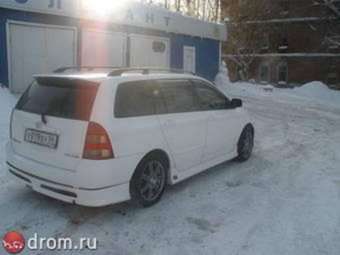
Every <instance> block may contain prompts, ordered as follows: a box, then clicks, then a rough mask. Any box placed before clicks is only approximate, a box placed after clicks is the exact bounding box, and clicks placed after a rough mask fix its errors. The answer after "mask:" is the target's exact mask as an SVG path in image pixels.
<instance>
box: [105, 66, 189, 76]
mask: <svg viewBox="0 0 340 255" xmlns="http://www.w3.org/2000/svg"><path fill="white" fill-rule="evenodd" d="M128 72H141V73H142V74H150V73H152V72H165V73H178V74H192V75H195V73H193V72H187V71H184V70H182V69H173V68H172V69H167V68H157V67H124V68H114V70H112V71H111V72H110V73H109V74H108V76H120V75H122V74H124V73H128Z"/></svg>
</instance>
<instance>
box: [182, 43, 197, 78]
mask: <svg viewBox="0 0 340 255" xmlns="http://www.w3.org/2000/svg"><path fill="white" fill-rule="evenodd" d="M183 70H184V71H186V72H192V73H196V48H195V47H191V46H184V47H183Z"/></svg>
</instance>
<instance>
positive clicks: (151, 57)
mask: <svg viewBox="0 0 340 255" xmlns="http://www.w3.org/2000/svg"><path fill="white" fill-rule="evenodd" d="M130 65H131V66H135V67H143V66H149V67H159V68H169V66H170V41H169V39H168V38H165V37H154V36H144V35H130Z"/></svg>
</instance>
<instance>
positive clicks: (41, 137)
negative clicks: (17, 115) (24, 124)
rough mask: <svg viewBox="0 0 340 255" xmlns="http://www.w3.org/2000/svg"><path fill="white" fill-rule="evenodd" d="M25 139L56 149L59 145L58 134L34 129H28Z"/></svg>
mask: <svg viewBox="0 0 340 255" xmlns="http://www.w3.org/2000/svg"><path fill="white" fill-rule="evenodd" d="M25 141H26V142H29V143H34V144H37V145H41V146H45V147H48V148H51V149H55V148H57V146H58V135H56V134H52V133H48V132H44V131H38V130H34V129H26V131H25Z"/></svg>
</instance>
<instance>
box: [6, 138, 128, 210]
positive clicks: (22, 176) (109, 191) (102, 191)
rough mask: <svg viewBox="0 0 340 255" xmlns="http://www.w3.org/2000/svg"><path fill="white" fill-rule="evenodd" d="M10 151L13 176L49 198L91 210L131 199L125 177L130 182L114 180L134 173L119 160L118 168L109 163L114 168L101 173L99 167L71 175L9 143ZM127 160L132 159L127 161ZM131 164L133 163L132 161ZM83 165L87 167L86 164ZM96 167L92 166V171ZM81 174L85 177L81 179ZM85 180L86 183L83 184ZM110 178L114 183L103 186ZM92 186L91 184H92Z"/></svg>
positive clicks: (10, 172)
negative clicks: (14, 149)
mask: <svg viewBox="0 0 340 255" xmlns="http://www.w3.org/2000/svg"><path fill="white" fill-rule="evenodd" d="M6 150H7V167H8V170H9V174H10V175H11V177H13V178H14V179H16V180H17V181H19V182H21V183H23V184H26V185H27V186H29V187H31V188H32V189H33V190H34V191H36V192H39V193H42V194H44V195H46V196H49V197H52V198H55V199H58V200H62V201H64V202H68V203H73V204H78V205H84V206H91V207H99V206H105V205H109V204H114V203H119V202H122V201H126V200H129V199H130V191H129V178H127V177H126V178H125V176H124V179H126V180H122V179H123V178H120V180H119V181H117V179H119V178H115V179H112V172H115V175H118V177H119V176H121V175H120V174H119V173H120V172H121V171H124V173H125V174H124V175H126V176H128V175H129V174H126V172H130V171H131V170H128V169H126V168H124V167H127V165H124V164H123V165H120V164H119V162H120V161H119V160H118V161H117V162H118V165H117V164H114V165H117V166H116V167H112V162H107V163H108V164H109V165H111V167H109V169H108V170H106V169H105V170H104V169H103V170H101V169H100V167H99V168H97V169H85V170H84V171H75V172H69V171H63V170H61V169H58V168H54V167H51V166H48V165H44V164H41V163H39V162H36V161H33V160H30V159H27V158H25V157H22V156H21V155H18V154H16V153H15V152H14V151H13V148H12V146H11V144H10V143H8V144H7V148H6ZM127 160H129V158H126V161H127ZM129 161H133V160H131V158H130V160H129ZM85 163H86V162H85ZM81 165H82V167H83V166H84V164H81ZM118 166H120V167H118ZM92 167H93V166H90V168H92ZM115 168H120V169H119V170H118V169H115ZM133 170H134V169H132V171H133ZM90 171H92V175H90V176H89V175H87V173H88V172H90ZM80 172H81V173H82V174H81V176H79V175H80ZM93 173H96V174H95V175H94V174H93ZM131 174H132V173H131ZM86 175H87V177H86ZM83 179H86V181H85V182H84V181H82V180H83ZM89 179H90V180H89ZM108 179H111V182H107V183H103V180H108ZM89 183H90V184H91V185H88V184H89ZM112 183H113V184H112Z"/></svg>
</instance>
